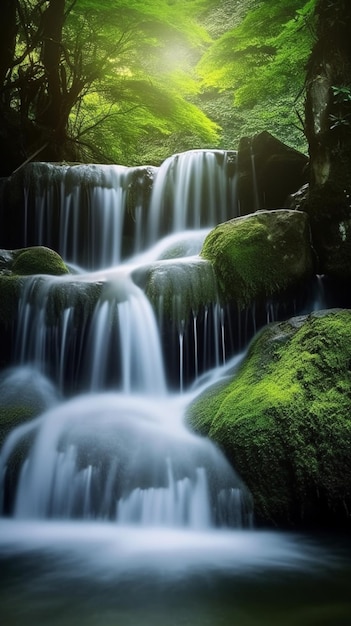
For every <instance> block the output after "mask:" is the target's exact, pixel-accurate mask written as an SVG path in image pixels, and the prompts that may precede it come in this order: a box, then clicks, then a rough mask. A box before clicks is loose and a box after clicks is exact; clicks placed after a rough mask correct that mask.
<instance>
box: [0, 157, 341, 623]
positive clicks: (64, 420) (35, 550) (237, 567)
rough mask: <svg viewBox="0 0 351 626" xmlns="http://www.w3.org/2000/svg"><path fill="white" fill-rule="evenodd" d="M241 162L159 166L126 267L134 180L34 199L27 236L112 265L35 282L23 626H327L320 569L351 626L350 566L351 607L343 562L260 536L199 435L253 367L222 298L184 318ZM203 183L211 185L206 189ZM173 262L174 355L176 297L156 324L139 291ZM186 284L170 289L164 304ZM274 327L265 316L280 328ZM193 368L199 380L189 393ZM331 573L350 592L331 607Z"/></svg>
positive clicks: (3, 487) (19, 469)
mask: <svg viewBox="0 0 351 626" xmlns="http://www.w3.org/2000/svg"><path fill="white" fill-rule="evenodd" d="M227 157H228V155H226V154H225V153H219V152H218V153H210V152H209V151H205V152H199V151H196V152H195V153H189V154H186V155H178V156H176V157H172V158H171V159H170V160H169V161H168V162H166V163H165V164H164V166H163V167H161V168H160V170H159V172H158V174H157V176H156V180H155V184H154V193H153V195H152V201H151V207H152V210H151V211H150V214H149V215H148V216H147V219H146V217H145V215H144V212H145V211H144V209H145V206H144V205H143V201H142V194H141V195H140V197H139V198H138V199H137V202H136V206H135V207H134V216H133V218H135V224H134V226H135V228H134V230H133V233H132V238H134V239H133V242H132V245H131V248H130V249H131V250H132V251H133V253H134V255H133V256H132V258H130V259H129V262H128V263H124V264H120V260H121V256H122V234H123V231H124V227H125V224H126V221H127V217H128V210H129V207H128V189H129V184H130V183H131V178H132V175H134V174H135V170H133V172H127V171H126V170H125V169H124V168H118V167H113V168H104V167H103V168H100V167H97V166H93V167H90V166H86V167H84V168H79V167H78V168H62V169H60V168H57V167H55V166H47V165H45V166H44V170H45V171H46V174H45V176H43V178H41V176H39V177H38V179H37V182H36V189H37V196H36V199H35V210H34V213H33V211H32V209H31V208H30V196H31V193H30V191H29V187H28V188H27V189H26V190H25V199H26V215H25V220H24V227H25V233H26V236H27V234H28V233H29V234H30V233H31V235H29V234H28V241H30V242H31V243H32V244H33V243H36V244H37V243H43V244H45V245H50V242H51V241H52V238H53V237H54V235H55V229H56V228H57V230H58V234H59V248H60V251H61V253H62V254H63V255H64V257H65V259H66V260H67V261H69V262H72V263H74V264H76V265H78V266H82V267H84V268H89V269H95V270H96V271H95V272H92V273H90V272H87V271H86V270H83V269H81V268H80V269H79V268H78V272H79V273H78V274H77V275H73V276H69V277H63V278H54V277H43V276H39V277H38V276H35V277H27V278H25V279H24V288H23V292H22V296H21V299H20V302H19V317H18V320H17V323H16V326H15V327H14V329H13V331H14V366H13V367H12V368H11V369H10V370H8V371H5V372H2V374H1V377H0V407H1V408H5V407H7V406H9V407H14V406H18V407H19V408H20V409H21V410H23V407H24V408H25V407H27V406H29V407H33V406H34V407H36V411H37V413H38V414H39V415H38V417H36V418H35V419H32V420H29V421H24V423H23V424H22V425H20V426H18V427H17V428H15V429H13V430H12V431H11V433H10V434H9V435H8V437H7V439H6V440H5V442H4V443H3V445H2V448H1V451H0V511H2V513H3V516H2V517H0V579H1V584H0V605H1V619H2V621H3V623H4V624H6V625H7V624H12V623H13V624H20V623H26V624H28V626H47V624H49V623H50V624H51V625H52V626H54V625H55V626H56V625H57V626H71V625H72V626H73V625H74V626H76V625H77V624H84V626H110V625H111V626H112V625H113V626H115V625H116V624H119V625H121V626H131V625H133V626H137V625H140V626H148V625H150V626H164V625H165V624H167V625H168V624H169V625H171V624H174V625H175V624H177V625H178V624H181V623H184V624H192V626H212V625H213V624H216V625H217V624H223V626H234V625H235V626H244V625H245V626H263V625H264V626H281V624H282V623H284V624H285V623H287V620H288V619H289V625H291V626H296V625H297V624H298V625H301V624H303V626H311V624H312V623H313V624H317V622H318V623H322V622H321V621H318V618H319V617H320V614H319V613H316V601H315V596H314V595H313V588H312V594H311V598H309V597H308V600H307V601H306V600H305V611H304V610H302V611H300V608H299V601H297V600H296V598H298V597H300V596H301V595H303V594H304V593H305V595H307V596H309V594H310V588H309V587H308V586H307V585H308V583H310V577H311V576H312V577H314V580H315V581H316V582H315V585H316V588H318V589H320V599H321V601H323V602H325V603H326V606H325V609H326V615H327V617H326V619H327V620H328V619H329V618H330V621H329V622H328V623H330V624H331V623H332V624H337V623H340V624H341V623H343V624H344V623H345V624H346V623H348V622H347V621H338V619H339V618H340V616H341V620H343V618H344V617H345V619H347V616H349V615H350V610H351V608H350V605H349V599H348V592H349V588H348V587H349V573H348V572H346V574H345V580H346V594H345V593H344V591H343V586H342V581H343V579H342V577H340V576H336V575H335V571H336V573H338V570H337V569H335V567H336V566H337V567H339V565H340V562H338V560H337V559H336V558H335V554H334V552H333V551H327V550H325V549H321V548H320V546H318V545H316V544H313V543H312V542H311V541H310V540H309V539H307V538H306V537H301V536H293V535H286V534H282V533H277V532H257V531H255V530H253V529H252V519H253V509H252V502H251V498H250V494H248V492H247V490H246V488H245V485H243V483H242V481H241V480H240V477H239V476H237V474H236V473H235V471H234V469H233V468H232V467H231V466H230V465H229V464H228V462H227V461H226V459H225V458H224V457H223V455H222V453H221V452H220V451H219V450H218V449H217V448H216V446H214V445H213V444H212V443H211V442H210V441H208V440H207V439H205V438H202V437H198V436H195V435H194V434H192V433H190V432H189V431H188V430H187V429H186V427H185V426H184V424H183V416H184V411H185V408H186V406H187V404H188V403H189V402H191V401H192V400H193V399H194V398H195V397H196V395H197V394H198V393H201V391H203V390H204V389H206V388H207V387H208V385H210V384H212V383H214V382H216V381H219V380H221V379H223V378H224V377H229V376H233V372H234V370H235V367H236V366H237V365H238V363H239V362H240V360H241V358H242V356H243V355H242V354H241V355H239V356H237V357H234V358H233V359H231V358H230V354H231V350H230V335H231V334H232V333H233V328H232V327H230V326H229V325H228V315H226V312H225V310H224V309H223V308H222V307H220V305H219V304H218V303H215V304H214V305H213V306H207V305H206V306H204V307H203V310H200V308H199V307H195V306H194V307H193V310H192V312H191V314H190V321H189V320H188V322H187V321H186V320H185V319H183V318H182V316H181V314H180V313H179V311H182V310H183V307H182V298H185V297H188V296H189V294H190V296H192V295H195V292H196V284H195V283H196V281H197V280H199V281H200V280H201V279H202V278H201V277H202V273H201V272H202V270H203V268H200V269H199V273H198V274H196V273H195V274H194V273H191V274H189V275H188V271H187V266H190V265H192V264H193V265H194V266H196V267H197V265H196V264H197V263H198V259H197V258H196V255H197V254H198V253H199V251H200V249H201V245H202V241H203V239H204V237H205V236H206V233H207V232H208V228H210V227H211V226H213V225H214V224H215V223H216V222H218V221H223V220H224V219H227V218H230V217H233V212H232V211H233V208H234V215H235V210H236V203H235V185H236V181H235V174H232V173H231V174H230V176H229V175H228V169H227V170H226V168H228V167H229V164H228V162H227ZM221 164H222V165H221ZM223 164H224V169H223V167H222V166H223ZM221 168H222V169H221ZM35 169H36V168H35V167H34V170H35ZM234 169H235V168H234ZM47 170H49V172H50V176H49V179H50V177H51V178H52V180H51V182H50V180H47V178H48V177H47ZM40 172H41V168H40V167H39V171H38V173H39V174H40ZM137 174H138V172H137ZM142 174H143V173H142V172H140V175H142ZM81 175H82V181H83V182H82V183H80V182H79V180H80V176H81ZM204 176H205V179H206V185H205V184H204V182H203V184H202V185H200V184H198V180H200V179H201V180H202V181H204ZM165 196H166V197H167V202H166V200H165ZM205 199H206V201H205ZM208 200H210V203H209V204H208V202H207V201H208ZM228 200H229V201H228ZM53 206H54V207H56V208H55V210H56V213H55V211H53ZM57 206H59V209H58V210H57ZM203 207H205V211H202V210H201V209H202V208H203ZM217 211H218V212H217ZM165 213H166V214H168V213H169V216H170V219H169V221H168V223H165V221H166V222H167V220H165V215H164V214H165ZM54 215H56V218H57V215H59V220H58V222H57V220H56V221H55V219H56V218H55V219H54ZM57 224H59V225H58V226H57ZM33 231H35V241H33V239H30V237H32V236H33ZM174 231H176V232H174ZM82 232H83V233H84V237H83V238H82ZM160 233H162V234H163V235H165V236H164V237H162V239H160V240H159V241H157V238H158V235H159V234H160ZM129 236H130V233H129ZM147 241H148V242H149V244H151V243H154V244H155V245H152V246H151V245H150V246H149V247H148V246H147V245H146V242H147ZM177 259H180V263H181V264H182V265H179V266H176V262H177V261H176V260H177ZM155 264H157V271H159V272H160V273H161V275H162V272H163V270H165V269H166V266H167V267H169V266H170V265H171V264H174V273H173V274H172V279H171V282H172V280H173V284H172V285H171V287H172V290H173V300H172V307H173V308H172V311H173V316H174V318H175V341H174V343H173V345H171V344H170V345H167V350H166V354H165V351H164V350H162V345H161V338H162V333H163V332H164V328H163V313H162V312H163V310H164V304H165V302H164V300H165V295H164V294H162V293H161V294H160V298H159V303H158V311H156V313H158V316H157V317H155V314H154V311H153V309H152V307H151V305H150V302H149V301H148V299H147V298H146V297H145V294H144V293H143V290H142V288H141V287H140V286H137V285H136V284H135V282H137V276H138V275H140V273H141V279H140V282H138V285H140V284H141V285H142V282H143V281H142V278H143V273H145V272H146V271H148V269H149V268H150V267H154V265H155ZM98 269H99V271H97V270H98ZM194 276H195V278H194ZM161 282H162V280H161V279H160V278H159V283H161ZM169 282H170V281H169V280H168V279H167V276H165V282H164V285H163V286H164V290H165V291H166V290H167V289H169ZM96 284H98V285H99V289H100V292H99V297H98V298H96V297H95V300H93V301H94V303H95V304H94V305H93V308H92V305H91V303H90V293H91V291H90V290H91V287H92V286H93V288H95V286H96ZM162 284H163V283H162ZM62 286H64V287H65V291H63V292H62V291H60V289H61V287H62ZM67 293H68V294H69V295H68V296H67V297H66V296H64V297H63V296H62V294H67ZM317 295H319V300H318V299H317V298H316V307H318V306H319V305H320V302H322V297H321V295H322V294H321V291H320V290H319V291H318V294H317ZM276 315H277V313H276V310H275V307H274V306H273V305H272V304H271V303H267V306H266V321H267V322H270V321H273V320H274V319H276ZM245 316H246V317H245ZM245 316H244V317H243V318H241V317H239V318H238V319H239V323H238V328H237V329H236V330H237V332H238V335H239V341H238V343H239V344H240V345H241V347H244V346H245V343H246V339H247V330H246V327H247V326H248V325H249V323H251V324H252V326H253V328H254V329H255V328H256V311H255V308H254V307H253V308H252V309H251V310H250V311H247V312H246V314H245ZM251 318H252V320H251ZM187 324H188V326H187ZM189 328H190V329H191V332H190V331H189ZM190 344H191V345H190ZM165 357H166V358H167V359H168V360H174V362H175V369H176V370H177V376H176V378H177V381H178V389H179V391H180V392H182V393H179V391H177V393H175V392H174V391H172V392H171V391H170V389H169V381H168V378H167V371H166V367H165ZM189 363H190V370H191V371H192V376H193V385H190V384H189V381H186V367H187V366H189ZM23 417H24V414H23ZM14 485H15V487H16V488H14ZM5 514H6V516H5ZM342 575H344V574H342ZM333 580H335V581H336V582H335V583H334V587H335V589H336V590H337V591H335V589H334V594H335V598H336V599H335V600H334V599H332V600H329V597H330V587H331V581H333ZM247 581H249V582H247ZM277 581H278V582H279V586H278V589H277V591H276V587H275V585H276V584H277ZM306 583H307V585H306ZM246 585H249V587H246ZM305 587H306V589H307V591H305ZM248 588H249V594H247V591H248ZM282 591H283V592H284V591H285V597H283V596H282V593H281V592H282ZM245 592H246V595H245ZM267 592H268V593H269V595H270V599H268V601H267ZM277 597H279V602H277ZM339 598H340V599H339ZM345 598H346V599H345ZM290 618H291V619H290ZM321 619H322V621H323V623H327V622H325V620H324V619H323V617H322V618H321Z"/></svg>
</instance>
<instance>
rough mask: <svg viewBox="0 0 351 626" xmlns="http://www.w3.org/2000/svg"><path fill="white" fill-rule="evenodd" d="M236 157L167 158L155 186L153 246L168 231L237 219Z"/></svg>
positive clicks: (212, 153)
mask: <svg viewBox="0 0 351 626" xmlns="http://www.w3.org/2000/svg"><path fill="white" fill-rule="evenodd" d="M236 156H237V155H236V153H235V152H224V151H220V150H191V151H189V152H183V153H180V154H176V155H174V156H172V157H169V158H168V159H166V161H164V163H163V164H162V165H161V167H160V169H159V171H158V172H157V175H156V179H155V182H154V185H153V190H152V196H151V205H150V219H149V224H148V234H149V243H154V242H155V241H156V240H157V239H158V238H159V237H160V235H161V234H164V233H165V232H179V231H183V230H186V229H189V228H190V229H195V230H196V229H200V228H204V227H205V226H214V225H215V224H216V223H218V222H224V221H226V220H228V219H230V218H232V217H236V216H237V215H238V207H237V197H236Z"/></svg>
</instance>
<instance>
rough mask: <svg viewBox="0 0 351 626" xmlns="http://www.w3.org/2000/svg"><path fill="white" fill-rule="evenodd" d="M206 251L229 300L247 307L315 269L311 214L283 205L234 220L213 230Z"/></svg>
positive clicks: (303, 278) (299, 283)
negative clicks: (310, 225)
mask: <svg viewBox="0 0 351 626" xmlns="http://www.w3.org/2000/svg"><path fill="white" fill-rule="evenodd" d="M201 256H202V257H203V258H205V259H207V260H209V261H211V262H212V264H213V267H214V270H215V274H216V276H217V279H218V283H219V286H220V289H221V296H222V298H223V299H224V300H226V301H231V300H233V301H236V302H238V303H239V304H240V305H241V306H242V307H243V306H245V305H247V304H249V303H250V302H252V301H254V300H257V299H264V298H267V297H270V296H272V295H278V294H280V293H283V292H284V291H286V290H288V289H289V288H295V287H296V286H298V285H301V284H302V283H303V282H304V281H306V280H307V279H309V278H310V277H311V275H312V273H313V266H314V260H313V252H312V248H311V241H310V230H309V221H308V217H307V215H306V214H305V213H303V212H299V211H290V210H287V209H278V210H275V211H257V212H256V213H253V214H251V215H247V216H243V217H240V218H236V219H233V220H230V221H228V222H225V223H223V224H220V225H219V226H217V227H216V228H215V229H214V230H212V231H211V232H210V233H209V235H208V236H207V238H206V239H205V242H204V245H203V248H202V251H201Z"/></svg>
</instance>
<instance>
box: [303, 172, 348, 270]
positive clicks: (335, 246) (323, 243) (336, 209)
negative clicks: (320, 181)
mask: <svg viewBox="0 0 351 626" xmlns="http://www.w3.org/2000/svg"><path fill="white" fill-rule="evenodd" d="M305 210H306V212H307V213H308V215H309V219H310V224H311V232H312V237H313V247H314V249H315V251H316V254H317V259H318V273H319V274H326V275H328V276H329V277H330V278H333V279H337V280H346V281H349V280H350V278H351V191H350V187H347V184H346V183H345V182H344V181H338V182H334V183H326V184H325V185H323V186H320V187H315V188H314V189H310V191H309V193H308V195H307V199H306V206H305Z"/></svg>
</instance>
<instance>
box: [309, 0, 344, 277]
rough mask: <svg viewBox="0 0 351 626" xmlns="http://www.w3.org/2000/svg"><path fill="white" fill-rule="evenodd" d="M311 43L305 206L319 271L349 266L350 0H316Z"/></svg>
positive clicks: (331, 271) (339, 271)
mask: <svg viewBox="0 0 351 626" xmlns="http://www.w3.org/2000/svg"><path fill="white" fill-rule="evenodd" d="M315 16H316V36H317V39H316V43H315V45H314V47H313V50H312V53H311V56H310V59H309V63H308V68H307V80H306V104H305V124H306V126H305V130H306V136H307V139H308V143H309V155H310V190H309V197H308V207H307V210H308V212H309V213H310V217H311V223H312V234H313V237H314V243H315V245H316V248H317V254H318V257H319V267H318V270H319V272H320V273H328V274H333V275H334V276H342V275H343V274H344V270H345V263H349V264H350V267H351V262H350V258H351V252H349V253H348V254H347V249H348V248H349V247H350V245H351V242H350V240H351V37H350V33H351V3H350V2H349V0H318V1H317V4H316V9H315Z"/></svg>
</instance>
